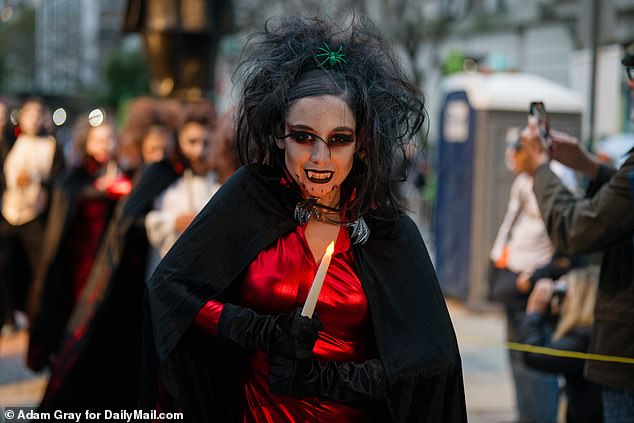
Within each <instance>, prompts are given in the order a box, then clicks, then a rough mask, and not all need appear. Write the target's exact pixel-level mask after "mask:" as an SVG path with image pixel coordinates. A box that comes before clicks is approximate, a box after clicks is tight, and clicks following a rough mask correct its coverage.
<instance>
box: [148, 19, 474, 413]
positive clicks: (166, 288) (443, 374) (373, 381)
mask: <svg viewBox="0 0 634 423" xmlns="http://www.w3.org/2000/svg"><path fill="white" fill-rule="evenodd" d="M237 72H238V75H241V76H243V77H244V85H243V92H242V97H241V103H240V108H239V112H238V121H237V122H238V129H237V132H238V133H237V139H238V144H239V147H240V153H241V158H242V160H243V162H247V163H248V165H247V166H245V167H242V168H241V169H239V170H238V171H237V172H236V173H235V174H234V175H233V176H232V177H231V178H230V179H229V180H228V181H227V182H226V183H225V184H224V185H223V186H222V187H221V189H220V190H219V191H218V193H217V194H216V195H215V196H214V197H213V198H212V199H211V200H210V202H209V203H208V204H207V205H206V206H205V208H204V209H203V210H202V211H201V213H200V214H198V216H197V217H196V219H195V220H194V221H193V223H192V224H191V225H190V226H189V228H188V229H187V230H186V231H185V232H184V233H183V234H182V235H181V237H180V238H179V239H178V241H176V244H175V245H174V247H173V248H172V249H171V250H170V252H168V254H167V255H166V256H165V257H164V259H163V260H162V261H161V263H160V264H159V266H158V268H157V269H156V271H155V272H154V274H153V276H152V277H151V278H150V280H149V281H148V286H147V291H146V315H145V318H146V319H147V320H146V321H145V323H144V359H145V361H144V363H143V364H144V372H145V375H144V378H143V380H144V388H145V389H144V390H143V395H142V398H141V405H142V406H143V407H144V408H145V409H146V410H152V413H151V414H152V416H153V417H156V416H158V417H159V418H160V416H161V415H160V414H156V413H157V412H159V411H160V412H168V411H181V412H182V413H183V417H184V419H185V420H186V421H197V422H204V421H207V422H216V421H217V422H231V421H255V422H295V421H302V422H303V421H329V422H353V421H355V422H356V421H358V422H368V421H377V422H389V421H394V422H404V421H421V422H422V421H425V422H464V421H466V411H465V400H464V388H463V381H462V370H461V363H460V355H459V352H458V347H457V343H456V338H455V334H454V331H453V327H452V324H451V321H450V318H449V314H448V312H447V308H446V305H445V302H444V299H443V297H442V294H441V291H440V289H439V286H438V281H437V278H436V274H435V272H434V269H433V267H432V264H431V261H430V259H429V256H428V253H427V250H426V248H425V244H424V242H423V240H422V238H421V236H420V234H419V232H418V230H417V228H416V225H415V224H414V223H413V222H412V221H411V220H410V219H409V218H408V217H407V216H406V215H405V214H404V213H403V211H402V210H401V208H400V207H399V202H398V201H397V198H396V197H395V193H394V191H393V188H392V187H393V185H392V183H391V182H392V180H393V175H392V174H391V170H392V169H393V167H392V165H393V163H394V162H395V161H396V160H397V158H398V156H399V154H402V153H403V147H404V144H405V143H406V142H410V141H411V139H412V138H413V137H414V136H415V134H416V133H417V132H418V130H419V129H420V127H421V125H422V123H423V120H424V116H425V110H424V103H423V100H422V99H421V97H420V95H419V92H418V90H417V89H416V87H414V86H413V85H411V84H410V83H408V82H407V81H406V80H405V77H404V74H403V71H402V70H401V69H400V67H399V66H398V65H397V64H396V60H395V58H394V56H393V53H392V52H391V50H390V49H389V48H388V47H387V46H386V44H385V43H384V41H383V40H382V39H381V38H380V36H378V35H377V34H376V32H375V30H374V29H372V28H371V26H370V24H369V23H368V24H363V23H359V22H356V21H355V22H352V23H351V24H349V25H348V26H346V27H345V28H343V27H340V26H337V25H336V24H334V23H330V22H326V21H322V20H320V19H318V18H313V19H302V18H281V20H280V21H269V22H268V23H267V25H266V28H265V31H264V32H262V33H259V34H255V35H254V36H253V37H252V38H251V41H250V43H249V45H248V46H247V50H246V59H245V61H244V62H243V63H242V64H241V66H240V67H239V68H238V71H237ZM331 241H334V254H332V259H331V261H330V266H329V267H328V271H327V273H326V276H325V280H324V282H323V288H322V290H321V293H320V296H319V300H318V302H317V304H316V311H315V315H314V316H313V317H312V318H311V317H307V316H303V315H302V314H301V313H300V307H301V306H302V305H303V304H304V303H305V301H306V297H307V294H308V291H309V289H310V288H311V284H312V281H313V278H314V276H315V273H316V270H317V267H318V265H319V259H320V258H321V257H322V255H323V254H324V250H325V249H326V246H327V245H328V244H329V243H330V242H331Z"/></svg>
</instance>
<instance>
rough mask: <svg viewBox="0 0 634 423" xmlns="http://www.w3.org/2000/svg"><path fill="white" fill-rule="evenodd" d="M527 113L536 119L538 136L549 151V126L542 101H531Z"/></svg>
mask: <svg viewBox="0 0 634 423" xmlns="http://www.w3.org/2000/svg"><path fill="white" fill-rule="evenodd" d="M528 113H529V114H530V115H531V116H534V117H535V118H536V119H537V125H538V127H539V136H540V138H541V139H542V141H543V142H544V145H545V146H546V148H547V149H550V145H551V142H550V125H549V122H548V114H547V113H546V106H544V102H543V101H532V102H531V104H530V108H529V110H528Z"/></svg>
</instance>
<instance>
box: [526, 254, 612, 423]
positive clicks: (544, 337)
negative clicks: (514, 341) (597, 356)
mask: <svg viewBox="0 0 634 423" xmlns="http://www.w3.org/2000/svg"><path fill="white" fill-rule="evenodd" d="M598 282H599V268H598V266H596V265H590V266H586V267H582V268H577V269H573V270H571V271H570V272H569V273H567V274H566V275H564V276H562V277H561V278H560V279H559V280H558V281H557V284H555V282H553V280H552V279H540V280H539V281H537V284H536V285H535V288H534V289H533V291H532V292H531V295H530V296H529V298H528V304H527V306H526V315H525V316H524V319H523V321H522V323H521V325H520V329H519V335H518V342H521V343H524V344H528V345H533V346H537V347H546V348H552V349H555V350H563V351H565V352H570V351H573V352H581V353H587V352H588V348H589V347H590V336H591V334H592V323H593V321H594V304H595V301H596V298H597V287H598ZM555 286H557V289H555ZM554 313H556V314H555V315H554V316H553V314H554ZM553 317H554V318H555V320H556V327H555V330H554V332H553V331H552V324H553V321H552V320H553ZM551 334H552V335H551ZM522 354H523V356H524V361H525V363H526V364H527V365H528V366H530V367H531V368H533V369H535V370H540V371H543V372H548V373H553V374H560V375H563V376H564V378H565V388H564V389H565V391H564V392H565V394H566V400H567V401H566V403H567V406H566V423H601V422H602V421H603V412H602V408H601V388H600V387H599V385H597V384H595V383H593V382H590V381H588V380H586V379H585V378H584V377H583V367H584V364H585V362H584V360H583V359H580V358H576V357H566V356H560V355H551V354H547V353H546V354H544V353H540V352H524V353H522Z"/></svg>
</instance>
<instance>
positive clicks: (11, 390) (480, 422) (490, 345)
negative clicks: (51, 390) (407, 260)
mask: <svg viewBox="0 0 634 423" xmlns="http://www.w3.org/2000/svg"><path fill="white" fill-rule="evenodd" d="M449 310H450V312H451V316H452V319H453V322H454V326H455V328H456V334H457V336H458V342H459V344H460V350H461V353H462V361H463V367H464V380H465V390H466V397H467V409H468V414H469V422H470V423H508V422H511V421H512V420H513V417H514V412H513V409H512V405H513V398H512V386H511V380H510V373H509V370H508V361H507V358H506V353H505V351H504V350H503V348H502V342H503V337H502V335H503V329H504V321H503V318H502V315H501V314H500V313H498V312H495V311H488V312H474V311H470V310H467V309H465V308H464V307H463V306H462V305H461V304H460V303H457V302H450V303H449ZM26 342H27V336H26V333H25V332H20V333H17V334H12V335H10V336H5V337H3V338H2V339H1V340H0V409H1V408H2V407H7V406H34V405H36V404H37V402H38V400H39V398H40V397H41V395H42V392H43V390H44V387H45V384H46V376H45V375H36V374H33V373H32V372H30V371H29V370H27V369H26V368H25V367H24V366H23V362H24V353H25V347H26ZM1 411H2V410H0V423H1V422H2V420H3V414H4V413H2V412H1Z"/></svg>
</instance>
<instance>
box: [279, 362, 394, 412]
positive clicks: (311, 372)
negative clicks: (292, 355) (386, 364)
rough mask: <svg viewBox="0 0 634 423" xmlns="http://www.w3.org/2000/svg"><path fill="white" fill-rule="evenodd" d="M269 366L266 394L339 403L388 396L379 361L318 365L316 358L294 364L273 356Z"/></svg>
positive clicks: (385, 378)
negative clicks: (315, 397)
mask: <svg viewBox="0 0 634 423" xmlns="http://www.w3.org/2000/svg"><path fill="white" fill-rule="evenodd" d="M269 364H270V368H269V391H271V392H272V393H275V394H282V395H292V396H307V397H310V396H319V397H324V398H329V399H332V400H341V401H355V400H378V399H384V398H386V397H387V394H388V382H387V377H386V375H385V370H384V369H383V364H381V361H380V360H378V359H372V360H367V361H365V362H363V363H353V362H350V361H348V362H342V363H339V362H336V361H327V362H325V363H320V362H319V361H317V359H315V358H311V359H306V360H294V359H289V358H287V357H283V356H280V355H274V356H271V358H270V360H269Z"/></svg>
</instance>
